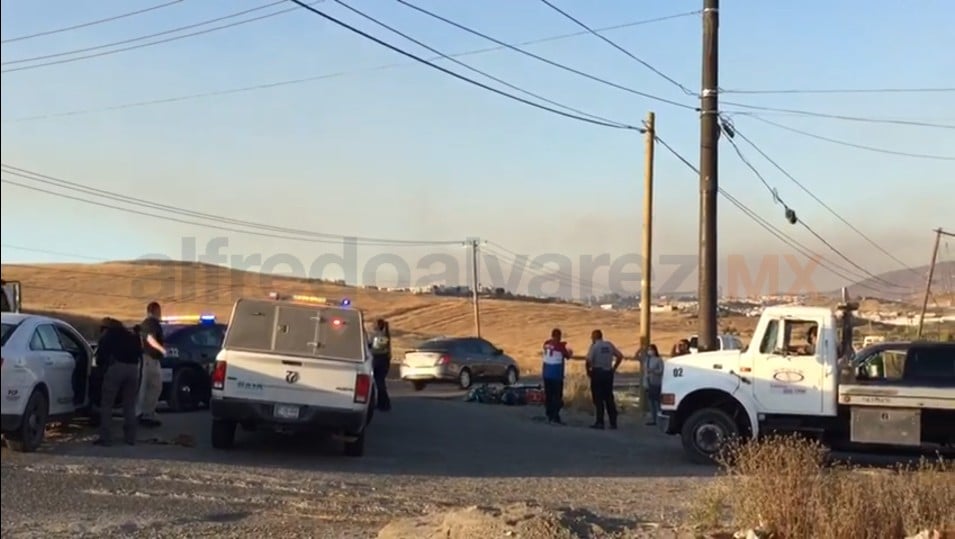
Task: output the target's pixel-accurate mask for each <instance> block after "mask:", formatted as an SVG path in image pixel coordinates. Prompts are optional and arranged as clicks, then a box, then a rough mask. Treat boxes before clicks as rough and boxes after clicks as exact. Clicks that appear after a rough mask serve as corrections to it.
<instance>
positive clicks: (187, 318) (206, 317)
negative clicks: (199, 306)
mask: <svg viewBox="0 0 955 539" xmlns="http://www.w3.org/2000/svg"><path fill="white" fill-rule="evenodd" d="M161 321H162V322H163V323H164V324H176V323H179V324H183V323H186V324H189V323H192V324H214V323H215V322H216V315H214V314H184V315H177V316H164V317H162V319H161Z"/></svg>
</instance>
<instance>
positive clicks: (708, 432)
mask: <svg viewBox="0 0 955 539" xmlns="http://www.w3.org/2000/svg"><path fill="white" fill-rule="evenodd" d="M680 435H681V438H682V440H683V449H684V450H685V451H686V453H687V455H688V456H689V457H690V460H692V461H693V462H696V463H698V464H714V463H716V460H717V458H718V457H719V455H720V452H721V451H722V450H723V448H724V447H725V446H726V443H727V442H728V441H730V440H732V439H733V438H736V437H737V436H739V428H737V426H736V422H734V421H733V418H732V417H730V416H729V414H727V413H726V412H724V411H723V410H719V409H717V408H704V409H702V410H697V411H695V412H693V413H692V414H690V417H688V418H687V419H686V421H684V422H683V429H682V431H681V432H680Z"/></svg>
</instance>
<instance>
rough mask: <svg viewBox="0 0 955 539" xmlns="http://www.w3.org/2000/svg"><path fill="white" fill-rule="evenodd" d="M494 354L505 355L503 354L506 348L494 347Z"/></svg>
mask: <svg viewBox="0 0 955 539" xmlns="http://www.w3.org/2000/svg"><path fill="white" fill-rule="evenodd" d="M494 355H495V356H503V355H504V350H501V349H500V348H495V349H494Z"/></svg>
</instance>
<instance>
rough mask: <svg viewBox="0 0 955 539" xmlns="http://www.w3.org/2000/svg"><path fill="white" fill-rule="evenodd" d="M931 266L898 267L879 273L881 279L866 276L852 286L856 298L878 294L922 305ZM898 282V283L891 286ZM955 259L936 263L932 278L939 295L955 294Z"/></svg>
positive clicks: (881, 296) (934, 288) (886, 297)
mask: <svg viewBox="0 0 955 539" xmlns="http://www.w3.org/2000/svg"><path fill="white" fill-rule="evenodd" d="M928 270H929V267H928V266H927V265H926V266H921V267H918V268H911V269H907V270H897V271H890V272H887V273H883V274H881V275H877V277H878V279H874V278H871V279H866V280H864V281H859V282H856V283H854V284H852V285H850V286H849V293H850V294H851V295H852V296H853V297H857V296H861V297H878V298H884V299H888V300H892V301H902V302H906V303H918V304H921V301H922V295H923V294H924V293H925V282H926V280H927V279H928ZM890 284H891V285H894V286H890ZM953 288H955V260H949V261H944V262H942V261H940V262H938V264H936V266H935V275H934V276H933V277H932V290H933V292H934V295H935V296H937V297H947V296H951V295H952V294H953V293H955V289H953ZM939 301H940V300H939Z"/></svg>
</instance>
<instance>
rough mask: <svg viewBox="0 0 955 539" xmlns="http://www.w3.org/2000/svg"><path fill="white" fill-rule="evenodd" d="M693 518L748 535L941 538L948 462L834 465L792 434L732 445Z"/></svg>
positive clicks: (951, 475) (949, 507)
mask: <svg viewBox="0 0 955 539" xmlns="http://www.w3.org/2000/svg"><path fill="white" fill-rule="evenodd" d="M692 518H693V521H694V522H693V523H694V525H695V526H696V527H697V528H698V529H700V530H701V531H702V530H706V531H711V530H714V529H727V528H729V529H731V530H734V531H738V530H747V531H749V530H754V531H755V532H756V533H757V535H758V536H763V537H775V538H779V539H788V538H810V537H845V538H871V539H902V538H905V537H911V536H916V535H917V534H919V533H925V532H929V534H930V535H925V537H948V536H949V535H948V534H951V533H955V465H953V463H952V462H951V461H947V462H946V461H943V460H941V459H939V460H924V459H923V460H922V461H921V462H920V463H919V464H918V465H916V466H910V467H897V468H893V469H885V468H864V467H859V466H853V465H851V464H833V463H831V462H828V459H827V454H826V450H825V449H824V448H823V447H822V446H821V445H819V444H818V443H815V442H810V441H805V440H802V439H798V438H793V437H786V438H773V439H767V440H765V441H760V442H757V443H749V444H738V445H734V446H732V447H731V448H729V449H728V451H727V452H726V454H725V456H724V458H723V459H722V463H721V473H720V475H719V477H718V478H717V480H716V481H715V482H714V484H713V485H712V486H711V487H710V488H708V489H707V490H706V492H705V493H704V494H703V495H702V496H701V498H700V500H699V501H698V503H697V504H696V505H695V507H694V512H693V515H692ZM945 532H948V534H947V533H945ZM934 533H938V535H933V534H934Z"/></svg>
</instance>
